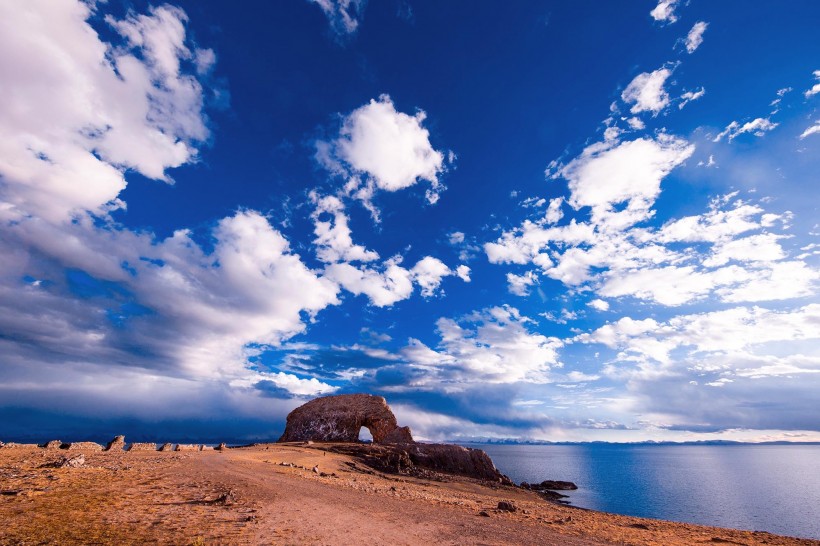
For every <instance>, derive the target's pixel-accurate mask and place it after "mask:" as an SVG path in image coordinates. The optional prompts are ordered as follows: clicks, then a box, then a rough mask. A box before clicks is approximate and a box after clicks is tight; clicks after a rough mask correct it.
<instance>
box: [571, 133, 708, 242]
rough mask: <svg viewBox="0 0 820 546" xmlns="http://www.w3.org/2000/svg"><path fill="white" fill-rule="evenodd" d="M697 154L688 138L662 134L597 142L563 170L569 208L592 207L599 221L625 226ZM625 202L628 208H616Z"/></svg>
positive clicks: (637, 217) (641, 214)
mask: <svg viewBox="0 0 820 546" xmlns="http://www.w3.org/2000/svg"><path fill="white" fill-rule="evenodd" d="M693 152H694V146H691V145H690V144H689V143H688V142H686V141H685V140H683V139H680V138H676V137H672V136H668V135H663V134H662V135H659V136H658V137H657V138H656V139H649V138H640V139H637V140H632V141H627V142H622V143H620V144H617V145H614V146H612V145H605V146H601V145H595V144H593V145H591V146H589V147H587V148H586V149H585V150H584V152H583V153H582V154H581V155H580V156H579V157H578V158H576V159H573V160H572V161H571V162H570V163H568V164H567V165H566V166H565V167H563V168H562V169H561V170H560V174H561V176H563V177H564V178H566V179H567V181H568V183H569V189H570V191H571V196H570V199H569V204H570V205H571V206H573V207H574V208H576V209H580V208H581V207H591V208H592V221H593V223H595V224H599V225H606V224H610V225H617V226H619V227H623V226H624V224H627V225H628V224H633V223H635V222H636V221H638V220H642V219H644V218H646V215H647V214H648V210H649V207H650V206H651V205H652V204H653V203H654V201H655V199H656V198H657V196H658V195H659V194H660V185H661V180H662V179H663V178H664V177H665V176H666V175H668V174H669V173H670V172H671V171H672V169H674V168H675V167H677V166H678V165H680V164H681V163H683V162H684V161H685V160H686V159H688V158H689V156H691V155H692V153H693ZM621 203H626V207H625V209H623V210H622V211H620V212H615V205H619V204H621Z"/></svg>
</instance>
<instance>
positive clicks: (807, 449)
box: [469, 444, 820, 539]
mask: <svg viewBox="0 0 820 546" xmlns="http://www.w3.org/2000/svg"><path fill="white" fill-rule="evenodd" d="M469 445H470V447H478V448H480V449H483V450H485V451H486V452H487V453H488V454H489V455H490V457H492V459H493V462H494V463H495V465H496V467H497V468H498V469H499V470H500V471H501V472H503V473H504V474H506V475H508V476H509V477H510V478H511V479H512V480H513V481H515V482H516V483H520V482H522V481H526V482H530V483H538V482H541V481H543V480H546V479H551V480H568V481H572V482H575V483H576V484H577V485H578V490H577V491H562V493H564V494H568V495H569V498H568V499H565V500H568V501H570V503H571V504H573V505H574V506H580V507H583V508H591V509H594V510H601V511H604V512H614V513H618V514H627V515H632V516H641V517H648V518H659V519H666V520H673V521H683V522H689V523H700V524H704V525H715V526H718V527H731V528H735V529H747V530H752V531H769V532H772V533H777V534H782V535H790V536H798V537H803V538H814V539H820V446H817V445H805V446H802V445H795V446H783V445H709V446H691V445H617V444H580V445H492V444H469Z"/></svg>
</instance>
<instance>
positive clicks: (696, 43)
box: [686, 21, 709, 53]
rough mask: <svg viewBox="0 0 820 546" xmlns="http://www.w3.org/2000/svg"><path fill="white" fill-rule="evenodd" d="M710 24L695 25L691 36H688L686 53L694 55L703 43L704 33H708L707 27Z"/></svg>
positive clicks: (690, 33)
mask: <svg viewBox="0 0 820 546" xmlns="http://www.w3.org/2000/svg"><path fill="white" fill-rule="evenodd" d="M708 26H709V23H705V22H703V21H698V22H697V23H695V24H694V26H693V27H692V29H691V30H690V31H689V34H687V35H686V51H688V52H689V53H694V52H695V50H696V49H697V48H698V47H700V44H702V43H703V33H704V32H706V27H708Z"/></svg>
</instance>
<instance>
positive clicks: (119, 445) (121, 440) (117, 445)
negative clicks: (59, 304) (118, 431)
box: [105, 435, 125, 451]
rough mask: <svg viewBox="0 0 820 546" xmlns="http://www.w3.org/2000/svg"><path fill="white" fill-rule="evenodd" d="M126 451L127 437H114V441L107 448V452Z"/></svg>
mask: <svg viewBox="0 0 820 546" xmlns="http://www.w3.org/2000/svg"><path fill="white" fill-rule="evenodd" d="M123 449H125V436H122V435H120V436H114V439H113V440H111V441H110V442H108V444H106V446H105V450H106V451H122V450H123Z"/></svg>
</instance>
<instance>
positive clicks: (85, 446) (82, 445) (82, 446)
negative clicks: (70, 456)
mask: <svg viewBox="0 0 820 546" xmlns="http://www.w3.org/2000/svg"><path fill="white" fill-rule="evenodd" d="M63 449H67V450H69V451H80V450H83V451H102V450H103V446H101V445H100V444H98V443H97V442H71V443H70V444H63Z"/></svg>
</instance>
